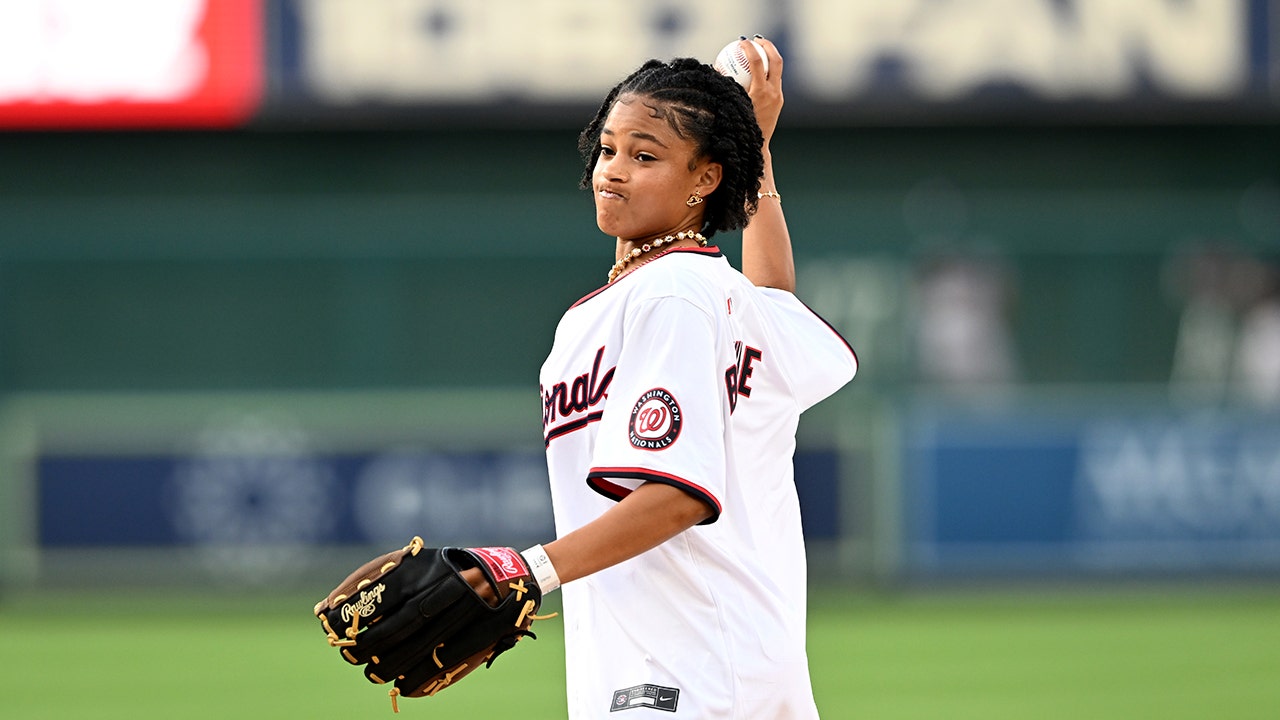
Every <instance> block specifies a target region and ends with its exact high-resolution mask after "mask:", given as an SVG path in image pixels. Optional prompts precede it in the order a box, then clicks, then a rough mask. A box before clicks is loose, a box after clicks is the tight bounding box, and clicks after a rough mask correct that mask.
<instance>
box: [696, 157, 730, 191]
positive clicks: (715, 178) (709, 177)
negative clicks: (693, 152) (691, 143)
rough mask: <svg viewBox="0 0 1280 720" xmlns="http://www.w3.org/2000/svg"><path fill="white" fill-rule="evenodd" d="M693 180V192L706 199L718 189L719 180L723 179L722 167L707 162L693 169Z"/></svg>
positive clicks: (715, 163)
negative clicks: (694, 181) (694, 183)
mask: <svg viewBox="0 0 1280 720" xmlns="http://www.w3.org/2000/svg"><path fill="white" fill-rule="evenodd" d="M694 178H695V180H696V182H697V184H696V185H694V187H693V189H694V192H696V193H697V194H699V195H701V196H703V197H706V196H707V195H710V194H711V193H712V192H714V191H715V189H716V188H718V187H720V180H721V179H723V178H724V166H723V165H721V164H720V163H718V162H712V161H710V160H707V161H706V162H703V163H702V164H700V165H699V166H698V167H697V168H695V169H694Z"/></svg>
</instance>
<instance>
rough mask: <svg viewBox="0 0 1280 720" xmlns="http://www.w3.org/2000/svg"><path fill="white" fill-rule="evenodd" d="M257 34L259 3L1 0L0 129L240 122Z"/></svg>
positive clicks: (249, 98)
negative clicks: (6, 0) (3, 0)
mask: <svg viewBox="0 0 1280 720" xmlns="http://www.w3.org/2000/svg"><path fill="white" fill-rule="evenodd" d="M263 37H264V33H263V28H262V7H261V5H260V2H259V0H112V1H111V2H102V1H101V0H11V1H8V2H4V3H0V128H8V129H50V128H63V129H70V128H128V127H145V128H154V127H229V126H235V125H239V124H242V123H244V122H245V121H246V120H247V119H249V118H250V117H252V115H253V114H254V113H255V112H256V110H257V108H258V105H259V103H260V101H261V95H262V88H263V78H264V74H265V67H264V63H263V52H262V45H263Z"/></svg>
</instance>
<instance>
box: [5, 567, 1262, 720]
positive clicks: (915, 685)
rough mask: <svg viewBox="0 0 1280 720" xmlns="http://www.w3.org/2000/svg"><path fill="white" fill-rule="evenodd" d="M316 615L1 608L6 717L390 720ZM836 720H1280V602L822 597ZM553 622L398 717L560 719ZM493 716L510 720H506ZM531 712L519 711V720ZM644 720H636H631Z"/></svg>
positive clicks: (1225, 596)
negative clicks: (490, 665) (331, 642)
mask: <svg viewBox="0 0 1280 720" xmlns="http://www.w3.org/2000/svg"><path fill="white" fill-rule="evenodd" d="M312 600H313V599H312V598H298V599H294V600H285V599H282V598H277V597H269V598H266V599H257V598H235V599H232V598H228V597H219V596H213V597H205V598H200V599H190V598H186V599H184V598H177V597H171V596H163V597H160V598H156V597H151V596H148V595H147V594H139V595H137V596H135V597H131V598H126V597H123V596H120V595H112V596H110V597H107V598H105V599H101V598H94V597H90V596H86V595H75V596H58V597H54V598H52V599H49V598H35V597H20V598H9V599H7V600H6V601H4V602H0V657H3V658H4V665H5V671H4V672H3V673H2V674H0V717H4V718H7V719H8V718H11V719H13V720H36V719H38V718H60V719H61V718H95V719H99V718H100V719H103V720H107V719H110V718H167V717H182V718H190V719H191V720H197V719H199V718H230V717H234V718H239V719H242V720H248V719H251V718H273V719H278V718H357V717H361V718H378V717H384V718H389V717H392V715H391V707H390V702H389V700H388V699H387V696H386V690H385V689H384V688H381V687H378V686H374V685H370V684H368V683H366V682H365V681H364V679H363V678H362V677H361V676H359V674H358V672H357V671H356V670H355V669H354V668H352V667H351V666H349V665H347V664H346V663H344V662H342V661H341V660H340V659H339V658H338V656H337V653H336V652H335V651H334V650H332V649H331V648H329V647H328V646H327V645H326V644H325V643H324V641H323V639H322V637H321V635H320V632H319V630H318V626H317V623H316V622H315V621H314V620H313V618H311V616H310V608H311V604H312ZM812 605H813V607H812V612H811V627H810V636H809V646H810V664H811V667H812V671H813V678H814V690H815V693H816V694H817V697H818V705H819V707H820V708H821V710H822V716H823V718H824V719H825V720H843V719H845V718H850V719H853V718H856V719H858V720H869V719H876V720H907V719H913V720H914V719H920V720H926V719H927V720H941V719H945V720H958V719H964V718H974V719H975V720H979V719H980V720H1000V719H1002V718H1007V719H1009V720H1026V719H1027V718H1037V719H1038V720H1046V719H1053V718H1071V719H1072V720H1077V719H1088V720H1106V719H1109V718H1116V719H1124V720H1134V719H1137V718H1160V719H1161V720H1176V719H1178V718H1188V719H1189V718H1231V719H1245V718H1259V719H1260V720H1261V719H1262V718H1266V719H1268V720H1272V719H1274V718H1276V717H1280V592H1276V591H1275V590H1274V589H1272V590H1256V589H1255V590H1249V591H1244V590H1237V591H1222V592H1210V591H1207V590H1203V589H1201V590H1195V591H1188V590H1182V591H1173V590H1167V589H1166V590H1159V591H1157V590H1148V591H1143V592H1137V591H1134V592H1126V593H1103V592H1100V591H1093V592H1074V593H1059V594H1047V593H994V592H984V593H976V592H975V593H964V594H957V593H935V594H925V593H922V594H915V595H907V596H901V597H893V598H886V597H871V596H866V595H858V596H855V597H853V598H846V597H844V596H842V595H840V594H839V593H837V592H835V591H832V590H826V591H820V592H815V593H814V598H813V603H812ZM558 622H559V621H558V620H551V621H547V622H541V623H538V624H537V625H535V628H534V629H535V630H537V631H538V632H539V637H540V639H539V640H538V641H537V642H525V643H521V645H520V646H519V647H518V648H517V649H516V650H515V651H513V652H511V653H509V654H507V655H505V656H503V657H502V658H501V659H500V660H499V662H498V663H497V664H496V665H495V666H494V668H493V669H492V670H489V671H481V672H480V673H479V674H477V675H473V676H472V677H470V678H468V679H467V680H466V681H465V682H464V683H462V684H461V685H459V686H457V687H455V688H450V689H449V690H448V691H446V692H444V693H442V694H441V695H439V696H437V697H435V698H430V699H423V700H402V701H401V715H400V717H406V718H412V717H422V718H483V717H519V718H521V720H550V719H553V718H563V717H564V701H563V699H562V694H563V691H562V688H563V682H564V670H563V667H562V664H561V657H562V653H563V643H562V636H561V634H560V632H559V630H560V625H559V624H558ZM499 708H510V709H513V710H510V711H505V712H498V709H499ZM515 709H518V710H515ZM632 720H636V719H634V718H633V719H632Z"/></svg>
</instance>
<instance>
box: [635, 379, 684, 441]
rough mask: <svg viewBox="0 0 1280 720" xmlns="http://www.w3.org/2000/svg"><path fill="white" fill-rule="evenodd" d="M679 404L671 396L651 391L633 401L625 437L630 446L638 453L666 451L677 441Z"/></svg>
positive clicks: (678, 433)
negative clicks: (629, 441)
mask: <svg viewBox="0 0 1280 720" xmlns="http://www.w3.org/2000/svg"><path fill="white" fill-rule="evenodd" d="M681 422H683V417H682V416H681V414H680V404H679V403H677V402H676V398H675V396H674V395H672V394H671V393H669V392H667V391H666V390H663V389H662V388H654V389H652V390H650V391H648V392H646V393H644V394H643V395H641V396H640V399H639V400H637V401H636V404H635V407H633V408H631V425H630V426H629V427H628V436H629V437H630V439H631V444H632V445H634V446H635V447H638V448H640V449H641V450H665V449H666V448H669V447H671V444H672V443H674V442H675V441H676V438H678V437H680V424H681Z"/></svg>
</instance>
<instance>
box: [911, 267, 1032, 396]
mask: <svg viewBox="0 0 1280 720" xmlns="http://www.w3.org/2000/svg"><path fill="white" fill-rule="evenodd" d="M915 292H916V309H917V312H918V316H917V317H918V319H917V323H916V357H917V367H918V370H919V374H920V379H921V380H923V381H925V382H930V383H936V384H938V385H940V386H942V387H944V388H946V389H949V390H957V391H966V390H984V391H990V390H992V389H999V388H1001V387H1005V386H1008V385H1010V384H1012V383H1014V382H1016V381H1017V380H1018V378H1019V374H1020V373H1019V361H1018V355H1017V352H1016V350H1015V347H1014V342H1013V338H1012V333H1011V331H1010V328H1009V306H1010V304H1011V301H1012V297H1013V287H1012V280H1011V275H1010V271H1009V270H1008V269H1007V267H1006V265H1005V264H1004V263H1002V262H1000V261H999V259H998V258H995V257H986V256H983V255H973V254H947V255H939V256H936V257H931V258H927V259H925V260H924V261H923V262H922V263H921V265H920V266H919V271H918V273H917V279H916V284H915Z"/></svg>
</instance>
